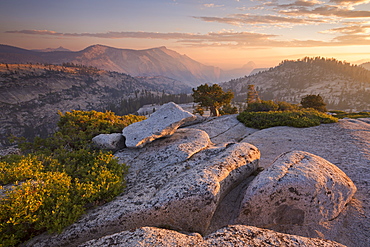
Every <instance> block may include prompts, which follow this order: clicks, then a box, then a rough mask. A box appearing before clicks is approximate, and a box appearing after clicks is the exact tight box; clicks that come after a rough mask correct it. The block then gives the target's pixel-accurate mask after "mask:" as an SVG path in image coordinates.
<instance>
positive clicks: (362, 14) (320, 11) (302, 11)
mask: <svg viewBox="0 0 370 247" xmlns="http://www.w3.org/2000/svg"><path fill="white" fill-rule="evenodd" d="M279 13H280V14H284V15H289V16H313V15H319V16H325V17H329V16H333V17H339V18H370V11H367V10H349V9H342V8H339V7H337V6H320V7H317V8H314V9H309V8H297V9H289V10H280V11H279Z"/></svg>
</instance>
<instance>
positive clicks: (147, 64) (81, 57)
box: [0, 44, 253, 87]
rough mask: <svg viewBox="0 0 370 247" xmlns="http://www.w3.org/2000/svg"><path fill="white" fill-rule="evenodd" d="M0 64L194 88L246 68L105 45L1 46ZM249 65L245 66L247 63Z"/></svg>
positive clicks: (158, 49)
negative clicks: (73, 69)
mask: <svg viewBox="0 0 370 247" xmlns="http://www.w3.org/2000/svg"><path fill="white" fill-rule="evenodd" d="M0 62H2V63H50V64H59V65H61V64H63V63H75V64H81V65H85V66H93V67H96V68H99V69H103V70H108V71H116V72H120V73H126V74H130V75H132V76H164V77H169V78H172V79H175V80H178V81H182V82H183V83H184V84H186V85H187V86H191V87H196V86H199V85H200V84H203V83H217V82H221V81H225V80H229V79H231V78H236V77H240V76H242V75H247V74H249V72H250V71H251V70H252V69H253V65H251V64H250V63H252V62H250V63H249V66H243V67H242V68H240V69H235V70H230V71H225V70H222V69H220V68H218V67H215V66H210V65H204V64H202V63H200V62H197V61H196V60H193V59H192V58H190V57H188V56H187V55H181V54H180V53H178V52H176V51H173V50H170V49H168V48H166V47H165V46H160V47H155V48H149V49H144V50H133V49H121V48H114V47H110V46H106V45H101V44H97V45H91V46H88V47H86V48H85V49H83V50H81V51H49V52H40V51H34V50H26V49H22V48H18V47H14V46H9V45H0ZM247 65H248V64H247Z"/></svg>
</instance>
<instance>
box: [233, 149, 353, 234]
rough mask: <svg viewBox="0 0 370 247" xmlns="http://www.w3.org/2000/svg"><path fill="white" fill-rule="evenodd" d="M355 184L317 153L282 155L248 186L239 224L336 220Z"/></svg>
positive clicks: (281, 225)
mask: <svg viewBox="0 0 370 247" xmlns="http://www.w3.org/2000/svg"><path fill="white" fill-rule="evenodd" d="M355 192H356V186H355V185H354V184H353V183H352V181H351V179H349V178H348V177H347V175H346V174H345V173H344V172H342V171H341V170H340V169H339V168H338V167H336V166H335V165H333V164H331V163H330V162H328V161H326V160H325V159H323V158H321V157H318V156H316V155H313V154H310V153H307V152H303V151H291V152H288V153H284V154H282V155H281V156H280V157H278V158H277V159H276V160H275V161H274V162H273V164H272V165H271V166H270V167H269V168H267V169H266V170H265V171H263V172H261V173H260V174H259V175H258V176H257V177H256V178H255V179H254V180H253V181H252V183H251V184H250V185H249V187H248V189H247V190H246V192H245V194H244V199H243V201H242V204H241V209H240V213H239V216H238V218H237V220H236V222H237V223H241V224H248V225H253V226H258V227H264V228H270V229H274V230H278V231H283V230H284V229H287V228H289V229H292V228H294V227H292V226H305V225H310V226H311V228H314V227H315V226H317V225H319V224H324V223H325V222H329V221H331V220H333V219H335V218H336V217H337V216H338V215H339V214H340V213H341V212H342V210H343V209H344V207H345V206H346V204H347V203H348V202H349V201H350V200H351V199H352V196H353V195H354V193H355Z"/></svg>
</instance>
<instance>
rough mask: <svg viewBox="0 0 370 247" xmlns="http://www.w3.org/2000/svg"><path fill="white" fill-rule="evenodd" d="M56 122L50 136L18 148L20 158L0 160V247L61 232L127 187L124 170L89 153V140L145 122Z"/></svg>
mask: <svg viewBox="0 0 370 247" xmlns="http://www.w3.org/2000/svg"><path fill="white" fill-rule="evenodd" d="M60 116H61V118H60V121H59V123H58V126H59V130H58V131H57V132H56V133H55V134H54V135H53V136H51V137H49V138H46V139H41V138H36V139H35V140H34V142H24V143H20V144H19V146H20V147H21V149H22V151H23V153H24V154H23V155H10V156H6V157H2V158H1V159H0V185H2V187H1V188H0V189H1V190H2V193H0V243H1V244H2V246H14V245H17V244H19V243H21V242H24V241H26V240H28V239H30V238H32V237H33V236H35V235H37V234H40V233H42V232H45V231H48V232H60V231H62V229H63V228H64V227H66V226H68V225H70V224H71V223H73V222H74V221H75V220H76V219H78V218H79V217H80V216H81V215H82V214H83V213H84V212H85V210H86V209H87V208H90V207H93V206H95V205H100V204H102V203H105V202H107V201H110V200H112V199H113V198H114V197H115V196H117V195H118V194H119V193H121V192H122V190H123V189H124V187H125V179H124V178H125V174H126V173H127V169H128V168H127V166H126V165H125V164H119V163H118V161H117V160H116V159H115V158H114V157H113V155H112V154H111V153H109V152H103V151H97V150H93V149H91V148H90V143H91V139H92V137H94V135H97V134H100V133H112V132H121V131H122V129H123V128H124V127H126V126H128V125H129V124H131V123H133V122H137V121H140V120H143V119H144V117H139V116H134V115H129V116H123V117H120V116H115V115H114V114H113V113H111V112H106V113H101V112H95V111H91V112H83V111H72V112H67V113H65V114H60ZM27 153H28V154H27ZM5 185H6V186H5ZM1 244H0V246H1Z"/></svg>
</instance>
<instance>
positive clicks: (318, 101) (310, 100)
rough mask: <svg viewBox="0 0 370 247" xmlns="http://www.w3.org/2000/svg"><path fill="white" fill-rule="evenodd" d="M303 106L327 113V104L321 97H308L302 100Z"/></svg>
mask: <svg viewBox="0 0 370 247" xmlns="http://www.w3.org/2000/svg"><path fill="white" fill-rule="evenodd" d="M301 104H302V107H303V108H313V109H315V110H317V111H321V112H326V111H328V110H327V109H326V104H325V103H324V100H323V98H322V97H321V96H320V95H313V94H311V95H307V96H305V97H303V98H302V100H301Z"/></svg>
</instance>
